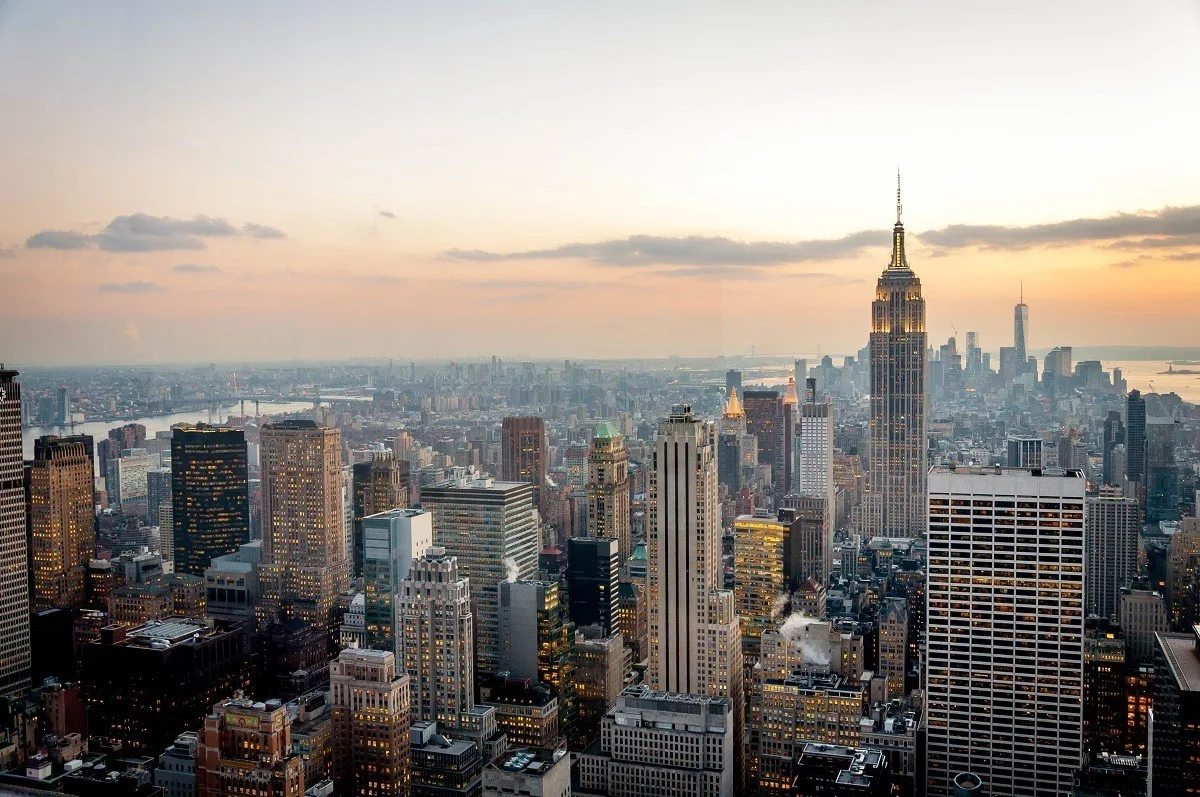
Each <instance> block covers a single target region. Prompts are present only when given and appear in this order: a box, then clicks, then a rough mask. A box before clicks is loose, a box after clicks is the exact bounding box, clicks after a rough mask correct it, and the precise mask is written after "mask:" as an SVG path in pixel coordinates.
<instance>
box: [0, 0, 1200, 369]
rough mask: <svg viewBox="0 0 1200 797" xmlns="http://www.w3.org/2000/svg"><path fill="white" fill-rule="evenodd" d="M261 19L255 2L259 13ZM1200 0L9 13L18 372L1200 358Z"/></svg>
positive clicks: (4, 152) (5, 55)
mask: <svg viewBox="0 0 1200 797" xmlns="http://www.w3.org/2000/svg"><path fill="white" fill-rule="evenodd" d="M245 5H249V6H250V8H245V7H244V6H245ZM1197 53H1200V4H1197V3H1196V2H1195V1H1194V0H1175V1H1173V2H1158V1H1156V0H1142V1H1140V2H1136V3H1130V2H1103V1H1102V0H1100V1H1098V0H1091V1H1090V2H1055V3H1044V2H1012V3H1004V4H996V3H965V4H964V3H956V2H939V3H932V2H916V1H915V0H914V1H913V2H905V3H897V2H880V3H817V2H795V1H792V2H779V3H767V2H761V3H755V2H749V3H721V4H717V3H704V2H690V3H683V2H680V3H669V2H629V3H622V2H608V3H575V2H567V3H563V2H545V3H495V2H478V3H465V2H464V3H458V2H445V3H439V2H426V3H383V2H380V3H353V2H348V3H342V2H337V3H335V2H324V3H250V4H244V3H234V2H229V3H220V2H206V3H199V2H165V3H164V2H141V3H135V2H129V3H120V2H105V3H96V2H78V3H67V2H56V1H55V0H50V1H49V2H3V0H0V109H2V110H0V301H2V302H3V312H2V313H0V360H2V361H6V362H10V363H12V364H14V365H37V364H85V363H143V362H177V361H222V360H258V359H301V358H305V359H309V358H334V357H380V356H382V357H388V356H392V357H396V358H398V359H407V358H418V359H420V358H428V357H447V358H448V357H458V358H467V357H473V356H475V357H478V356H487V355H491V354H498V355H500V356H504V357H506V358H514V359H518V358H523V357H569V358H592V357H624V356H663V355H667V354H681V355H710V354H737V353H743V352H749V350H750V348H751V346H754V347H756V349H757V351H758V353H760V354H762V353H801V352H806V353H807V352H815V351H817V349H818V348H820V350H821V351H825V352H834V353H852V352H854V351H856V350H857V349H858V348H859V347H861V346H862V345H863V344H864V343H865V341H866V337H867V333H868V330H869V309H870V301H871V298H872V295H873V284H874V280H875V278H876V277H877V276H878V274H879V272H880V270H881V269H882V268H883V267H884V266H885V265H886V263H887V246H888V242H889V232H888V231H889V229H890V226H891V224H892V222H893V220H894V214H895V208H894V206H895V173H896V169H897V168H900V169H901V170H902V173H903V180H904V209H905V212H904V221H905V225H906V227H907V229H908V231H909V246H910V250H909V262H910V264H911V265H912V266H913V268H914V270H915V271H916V272H917V274H918V275H919V276H920V277H921V279H922V282H923V284H924V291H925V296H926V298H927V300H928V321H929V333H930V340H931V342H935V343H936V342H941V341H943V340H944V339H945V338H946V337H948V336H949V335H951V334H952V333H953V327H957V328H958V330H959V331H960V332H961V333H965V332H966V331H967V330H968V329H973V330H978V331H979V332H980V334H981V338H982V343H983V346H984V348H985V349H986V350H991V351H995V350H996V349H998V347H999V346H1001V345H1011V336H1012V305H1013V304H1014V302H1015V301H1016V299H1017V293H1018V284H1019V282H1020V281H1021V280H1024V286H1025V288H1024V289H1025V298H1026V301H1027V302H1028V304H1029V306H1030V319H1031V322H1030V328H1031V343H1032V346H1033V347H1034V348H1035V349H1040V348H1046V347H1049V346H1052V345H1057V344H1064V345H1068V344H1073V345H1076V346H1085V345H1105V344H1128V345H1139V344H1143V345H1151V344H1169V345H1190V346H1200V276H1198V269H1200V144H1198V143H1197V142H1198V141H1200V102H1198V101H1197V97H1198V96H1200V88H1198V87H1200V57H1197Z"/></svg>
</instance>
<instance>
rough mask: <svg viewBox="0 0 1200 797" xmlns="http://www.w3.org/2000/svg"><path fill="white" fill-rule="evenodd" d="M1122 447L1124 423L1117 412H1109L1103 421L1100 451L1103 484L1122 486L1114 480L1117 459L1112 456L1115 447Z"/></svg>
mask: <svg viewBox="0 0 1200 797" xmlns="http://www.w3.org/2000/svg"><path fill="white" fill-rule="evenodd" d="M1124 445H1125V423H1124V421H1122V420H1121V413H1120V411H1118V410H1109V411H1108V416H1107V417H1106V418H1105V419H1104V439H1103V441H1102V451H1103V454H1104V474H1103V481H1104V483H1105V484H1115V485H1117V486H1118V487H1120V486H1122V485H1121V483H1120V481H1118V480H1117V479H1116V478H1115V477H1116V473H1117V470H1118V462H1119V457H1118V456H1117V455H1114V453H1113V452H1114V450H1115V449H1116V447H1117V446H1124Z"/></svg>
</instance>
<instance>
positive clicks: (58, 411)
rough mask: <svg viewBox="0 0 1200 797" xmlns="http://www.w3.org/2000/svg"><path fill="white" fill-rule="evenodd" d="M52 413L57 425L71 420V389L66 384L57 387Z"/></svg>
mask: <svg viewBox="0 0 1200 797" xmlns="http://www.w3.org/2000/svg"><path fill="white" fill-rule="evenodd" d="M54 415H55V420H56V421H57V422H58V425H59V426H66V425H67V424H69V423H70V422H71V391H70V390H68V389H67V386H66V385H63V386H61V387H59V389H58V393H57V401H56V402H55V413H54Z"/></svg>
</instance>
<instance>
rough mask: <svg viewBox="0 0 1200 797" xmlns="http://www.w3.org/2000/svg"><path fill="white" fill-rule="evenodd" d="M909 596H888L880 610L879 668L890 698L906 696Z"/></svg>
mask: <svg viewBox="0 0 1200 797" xmlns="http://www.w3.org/2000/svg"><path fill="white" fill-rule="evenodd" d="M907 660H908V599H907V598H904V597H898V598H897V597H888V598H887V599H886V600H884V601H882V605H881V607H880V612H879V667H878V670H877V671H878V674H879V675H880V676H881V677H883V678H884V680H885V686H886V688H887V699H889V700H891V699H892V698H897V697H904V692H905V689H904V679H905V677H906V676H907V675H908V669H907V667H906V662H907Z"/></svg>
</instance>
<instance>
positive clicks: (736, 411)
mask: <svg viewBox="0 0 1200 797" xmlns="http://www.w3.org/2000/svg"><path fill="white" fill-rule="evenodd" d="M724 415H725V417H726V418H744V417H745V416H746V413H745V411H743V410H742V402H740V401H738V397H737V388H736V387H730V388H729V401H728V402H727V403H726V404H725V413H724Z"/></svg>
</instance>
